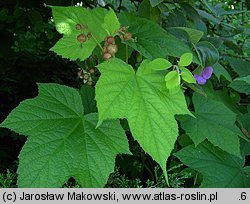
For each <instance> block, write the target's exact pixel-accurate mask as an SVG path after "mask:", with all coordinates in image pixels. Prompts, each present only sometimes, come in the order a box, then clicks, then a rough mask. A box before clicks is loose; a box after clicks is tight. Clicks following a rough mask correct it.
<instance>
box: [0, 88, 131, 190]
mask: <svg viewBox="0 0 250 204" xmlns="http://www.w3.org/2000/svg"><path fill="white" fill-rule="evenodd" d="M38 86H39V95H38V96H37V97H36V98H34V99H29V100H26V101H24V102H22V103H21V104H20V105H19V106H18V107H17V108H16V109H14V110H13V111H12V112H11V113H10V115H9V116H8V117H7V119H6V120H5V121H4V122H3V123H2V124H1V126H0V127H6V128H9V129H11V130H13V131H15V132H17V133H19V134H22V135H27V136H28V139H27V142H26V143H25V145H24V147H23V149H22V151H21V154H20V155H19V167H18V186H19V187H61V186H62V185H63V184H64V183H65V182H67V180H68V179H69V178H70V177H74V178H75V179H76V181H77V182H78V183H79V184H81V185H82V187H103V186H104V185H105V183H106V181H107V179H108V176H109V174H110V173H111V172H112V171H113V169H114V165H115V157H116V155H117V154H119V153H129V149H128V142H127V139H126V136H125V133H124V131H123V130H122V127H121V126H120V124H119V122H118V121H106V122H104V123H103V125H102V126H100V127H99V128H97V129H96V124H97V114H96V113H91V114H88V115H85V116H83V104H82V101H81V97H80V94H79V92H78V91H77V90H75V89H73V88H69V87H66V86H62V85H57V84H39V85H38Z"/></svg>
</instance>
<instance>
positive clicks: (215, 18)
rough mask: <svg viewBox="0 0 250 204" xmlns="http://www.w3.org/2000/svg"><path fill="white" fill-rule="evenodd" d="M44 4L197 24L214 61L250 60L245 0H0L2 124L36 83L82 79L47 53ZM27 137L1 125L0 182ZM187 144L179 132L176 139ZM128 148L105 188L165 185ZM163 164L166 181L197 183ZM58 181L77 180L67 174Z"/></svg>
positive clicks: (48, 24) (50, 29) (51, 39)
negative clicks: (216, 52) (156, 1)
mask: <svg viewBox="0 0 250 204" xmlns="http://www.w3.org/2000/svg"><path fill="white" fill-rule="evenodd" d="M46 5H58V6H74V5H78V6H79V5H80V6H84V7H89V8H93V7H96V6H101V7H106V8H108V7H109V6H110V7H112V8H114V9H115V10H116V11H117V12H123V11H128V12H133V13H137V14H138V15H139V16H141V17H144V18H148V19H150V20H153V21H155V22H157V23H159V24H161V25H162V27H164V28H165V29H168V28H170V27H180V26H184V27H185V26H187V27H194V26H195V27H196V28H198V29H199V30H201V31H203V32H205V33H206V35H207V36H210V37H211V38H210V39H211V43H212V44H214V45H215V47H216V48H218V49H220V54H221V59H220V60H221V61H222V63H223V65H224V66H225V67H227V66H230V65H229V64H228V62H227V61H228V60H227V61H225V59H226V58H227V57H233V59H234V60H236V62H237V59H244V60H245V61H250V40H249V35H250V14H249V12H248V11H249V10H250V1H249V0H227V1H224V0H223V1H219V0H209V1H205V0H204V1H195V0H181V1H174V0H169V1H168V0H166V1H163V3H162V4H160V5H159V6H157V7H151V6H150V2H149V0H98V1H97V0H86V1H78V0H57V1H54V0H36V1H32V0H8V1H0V122H2V121H3V120H4V119H5V118H6V116H7V115H8V114H9V113H10V111H11V110H12V109H14V108H15V107H16V106H17V105H18V104H19V103H20V101H22V100H24V99H27V98H32V97H35V96H36V95H37V85H36V82H55V83H59V84H65V85H68V86H71V87H80V86H81V85H82V80H80V79H79V77H78V76H77V72H78V65H77V63H75V62H71V61H68V60H65V59H62V58H61V57H59V56H56V55H55V53H53V52H50V51H49V49H50V48H51V47H52V46H53V45H54V44H55V43H56V42H57V41H58V39H59V38H60V37H61V36H60V34H59V33H58V32H57V31H56V30H55V27H54V25H53V19H52V17H51V16H52V15H51V10H50V9H49V8H48V7H46ZM193 7H195V8H196V9H197V10H196V11H197V16H195V15H191V12H192V11H193V10H192V8H193ZM183 9H184V10H186V15H184V14H183ZM189 12H190V13H189ZM188 18H195V22H196V25H191V24H190V21H188ZM170 32H171V30H170ZM223 60H224V61H223ZM235 97H237V95H236V96H235ZM128 137H130V136H129V133H128ZM25 140H26V139H25V137H22V136H20V135H17V134H16V133H14V132H12V131H10V130H7V129H0V187H15V186H16V174H15V172H16V169H17V166H18V158H17V157H18V155H19V153H20V151H21V148H22V146H23V144H24V142H25ZM188 142H189V141H186V139H185V140H182V139H181V138H180V139H179V141H178V144H177V145H182V144H183V143H188ZM130 146H131V151H132V152H133V153H134V155H133V156H124V155H123V156H118V157H117V162H116V163H117V165H116V168H115V172H114V173H113V174H111V175H110V179H109V181H108V183H107V187H166V183H165V179H164V177H163V175H162V172H161V170H160V168H159V167H158V166H157V165H156V164H155V163H154V161H152V159H151V158H150V157H149V156H148V155H146V154H145V153H144V152H143V151H142V150H141V148H140V147H139V145H138V144H137V143H136V142H135V141H133V140H132V137H131V138H130ZM124 161H126V162H124ZM168 166H169V175H170V184H171V187H184V186H185V187H196V186H199V183H200V181H201V178H200V175H199V174H198V173H197V172H195V171H193V170H191V169H188V168H183V165H182V164H181V163H179V161H176V160H175V159H174V158H173V159H170V161H169V164H168ZM64 187H79V186H78V184H76V183H75V181H74V179H71V180H69V182H68V183H67V184H65V186H64Z"/></svg>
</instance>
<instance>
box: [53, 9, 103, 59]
mask: <svg viewBox="0 0 250 204" xmlns="http://www.w3.org/2000/svg"><path fill="white" fill-rule="evenodd" d="M51 8H52V13H53V19H54V22H55V25H56V28H57V31H58V32H59V33H61V34H63V37H62V38H61V39H60V40H59V41H58V42H57V43H56V44H55V45H54V47H52V48H51V49H50V50H51V51H53V52H55V53H56V54H58V55H61V56H62V57H64V58H69V59H70V60H76V59H80V60H85V59H86V58H88V57H89V56H90V55H91V54H92V52H93V50H94V49H95V47H96V46H97V44H98V43H100V42H102V41H103V40H104V39H105V36H106V35H107V32H106V31H105V30H104V29H103V28H102V24H103V22H104V16H105V15H106V13H107V12H106V10H105V9H101V8H95V9H92V10H87V9H85V8H83V7H75V6H72V7H60V6H52V7H51ZM76 25H80V27H82V29H80V30H78V29H76ZM89 32H90V33H91V36H92V37H91V38H90V39H88V40H86V42H84V43H80V42H79V41H78V40H77V36H78V35H80V34H82V33H84V34H85V35H87V34H88V33H89Z"/></svg>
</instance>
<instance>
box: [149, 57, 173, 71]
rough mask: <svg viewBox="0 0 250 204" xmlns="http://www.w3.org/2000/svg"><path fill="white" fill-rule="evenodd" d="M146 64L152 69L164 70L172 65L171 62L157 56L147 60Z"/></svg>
mask: <svg viewBox="0 0 250 204" xmlns="http://www.w3.org/2000/svg"><path fill="white" fill-rule="evenodd" d="M147 66H148V67H150V68H151V69H152V70H166V69H168V68H170V67H171V66H172V63H171V62H169V61H168V60H166V59H162V58H157V59H155V60H153V61H151V62H149V63H148V65H147Z"/></svg>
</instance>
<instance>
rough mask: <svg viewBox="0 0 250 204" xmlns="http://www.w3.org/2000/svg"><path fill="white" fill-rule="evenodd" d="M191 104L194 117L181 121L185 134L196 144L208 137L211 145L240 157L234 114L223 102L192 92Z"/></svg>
mask: <svg viewBox="0 0 250 204" xmlns="http://www.w3.org/2000/svg"><path fill="white" fill-rule="evenodd" d="M193 104H194V108H195V112H194V115H195V118H192V117H188V118H187V120H185V121H182V122H181V127H182V128H183V129H184V130H185V131H186V134H188V135H189V136H190V138H191V139H192V140H193V141H194V144H195V145H198V144H199V143H201V142H202V141H204V140H205V139H208V140H209V141H210V142H211V143H212V144H213V145H215V146H218V147H220V148H221V149H222V150H224V151H227V152H229V153H230V154H233V155H236V156H239V157H241V155H240V142H239V137H238V136H239V135H242V134H241V132H240V130H239V129H238V128H237V126H236V125H235V121H236V114H235V113H234V112H232V111H231V110H230V109H228V108H227V107H226V106H225V105H224V104H223V103H221V102H218V101H214V100H211V99H208V100H206V98H204V97H202V96H201V95H198V94H197V93H194V95H193Z"/></svg>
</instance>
